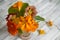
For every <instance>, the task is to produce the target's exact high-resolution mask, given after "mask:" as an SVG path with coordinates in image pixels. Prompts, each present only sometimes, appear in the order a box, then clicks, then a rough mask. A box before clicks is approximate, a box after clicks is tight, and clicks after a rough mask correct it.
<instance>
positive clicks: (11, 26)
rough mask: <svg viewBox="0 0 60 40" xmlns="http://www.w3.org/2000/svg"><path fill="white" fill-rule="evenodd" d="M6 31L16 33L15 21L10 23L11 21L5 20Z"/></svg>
mask: <svg viewBox="0 0 60 40" xmlns="http://www.w3.org/2000/svg"><path fill="white" fill-rule="evenodd" d="M7 27H8V32H9V33H10V34H12V35H16V34H17V33H18V31H17V25H16V24H15V23H12V21H10V20H9V21H8V22H7Z"/></svg>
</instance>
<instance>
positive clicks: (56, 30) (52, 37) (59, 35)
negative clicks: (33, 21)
mask: <svg viewBox="0 0 60 40" xmlns="http://www.w3.org/2000/svg"><path fill="white" fill-rule="evenodd" d="M4 1H5V2H2V3H0V40H21V39H20V38H18V37H14V36H11V35H9V33H8V32H7V29H6V26H5V23H6V20H5V17H6V15H7V9H8V8H9V6H10V5H11V4H13V3H14V2H17V0H13V1H12V0H9V1H8V0H4ZM10 1H11V2H10ZM23 1H25V2H28V3H29V4H30V5H34V6H35V7H36V8H37V11H38V14H37V15H40V16H42V17H44V18H45V19H46V21H48V20H52V21H53V23H54V24H53V27H51V28H49V27H48V26H47V25H46V24H44V22H42V23H40V26H42V27H41V28H42V29H44V30H45V31H46V34H45V35H37V32H34V33H33V34H32V36H31V39H29V40H60V0H33V1H32V0H23Z"/></svg>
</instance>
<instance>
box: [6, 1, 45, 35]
mask: <svg viewBox="0 0 60 40" xmlns="http://www.w3.org/2000/svg"><path fill="white" fill-rule="evenodd" d="M36 14H37V11H36V8H35V6H30V5H29V4H28V3H25V2H22V1H18V2H17V3H15V4H14V5H12V6H11V7H9V9H8V15H7V17H6V20H7V29H8V32H9V33H10V34H11V35H16V34H18V33H20V34H22V33H23V32H27V33H28V32H34V31H35V30H36V29H37V28H38V25H39V24H38V21H44V18H42V17H40V16H36Z"/></svg>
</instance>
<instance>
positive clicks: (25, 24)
mask: <svg viewBox="0 0 60 40" xmlns="http://www.w3.org/2000/svg"><path fill="white" fill-rule="evenodd" d="M18 27H19V28H21V30H22V31H26V32H30V31H32V32H34V31H35V30H36V29H37V28H38V23H37V22H35V20H34V19H33V18H32V16H31V15H28V16H26V17H22V16H21V17H20V22H19V24H18Z"/></svg>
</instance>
